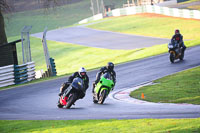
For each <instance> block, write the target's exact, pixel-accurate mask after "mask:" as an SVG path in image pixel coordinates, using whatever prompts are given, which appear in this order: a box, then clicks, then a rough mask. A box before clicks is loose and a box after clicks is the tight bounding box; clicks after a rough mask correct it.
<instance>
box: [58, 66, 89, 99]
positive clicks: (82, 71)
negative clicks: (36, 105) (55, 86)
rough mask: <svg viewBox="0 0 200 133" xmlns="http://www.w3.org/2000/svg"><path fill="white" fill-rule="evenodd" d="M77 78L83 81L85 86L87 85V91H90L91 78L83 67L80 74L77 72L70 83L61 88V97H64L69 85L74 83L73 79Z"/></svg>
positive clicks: (69, 80)
mask: <svg viewBox="0 0 200 133" xmlns="http://www.w3.org/2000/svg"><path fill="white" fill-rule="evenodd" d="M76 77H79V78H81V79H83V81H84V85H85V90H87V89H88V87H89V77H88V76H87V72H86V70H85V68H84V67H81V68H80V69H79V71H78V72H75V73H74V74H72V76H70V77H69V79H68V82H65V83H64V84H63V85H62V86H61V88H60V93H59V96H61V95H63V93H64V91H65V90H66V89H67V88H68V87H69V85H70V84H71V83H72V81H73V79H74V78H76Z"/></svg>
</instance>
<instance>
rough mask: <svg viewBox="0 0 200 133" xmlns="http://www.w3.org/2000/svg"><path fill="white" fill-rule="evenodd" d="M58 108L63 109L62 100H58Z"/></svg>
mask: <svg viewBox="0 0 200 133" xmlns="http://www.w3.org/2000/svg"><path fill="white" fill-rule="evenodd" d="M57 106H58V108H62V107H63V105H62V104H61V103H60V98H59V99H58V104H57Z"/></svg>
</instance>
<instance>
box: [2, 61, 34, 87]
mask: <svg viewBox="0 0 200 133" xmlns="http://www.w3.org/2000/svg"><path fill="white" fill-rule="evenodd" d="M33 79H35V64H34V62H28V63H26V64H22V65H9V66H4V67H0V87H5V86H8V85H14V84H22V83H25V82H28V81H31V80H33Z"/></svg>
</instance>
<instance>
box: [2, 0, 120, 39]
mask: <svg viewBox="0 0 200 133" xmlns="http://www.w3.org/2000/svg"><path fill="white" fill-rule="evenodd" d="M123 3H124V2H123V1H121V0H115V1H105V4H108V5H109V4H114V6H115V7H116V8H118V7H121V6H122V5H123ZM90 7H91V3H90V0H83V1H81V2H78V3H74V4H67V5H63V6H58V7H55V8H53V9H52V8H50V9H48V10H45V9H38V10H30V11H24V12H17V13H11V14H5V15H4V17H5V18H8V19H5V23H6V34H7V37H11V36H18V35H20V32H21V29H22V28H23V27H24V26H25V25H32V30H31V33H36V32H43V30H44V28H45V27H46V26H47V27H48V29H49V30H50V29H57V28H60V27H66V26H69V25H73V24H75V23H77V22H78V21H80V20H82V19H85V18H87V17H91V16H92V11H91V10H90ZM95 9H96V8H95Z"/></svg>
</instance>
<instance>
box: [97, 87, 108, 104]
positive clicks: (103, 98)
mask: <svg viewBox="0 0 200 133" xmlns="http://www.w3.org/2000/svg"><path fill="white" fill-rule="evenodd" d="M106 95H107V90H105V89H104V90H103V91H102V92H101V93H100V96H99V102H98V103H99V104H103V102H104V101H105V99H106Z"/></svg>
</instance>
